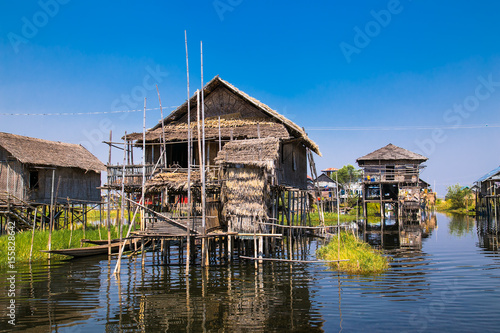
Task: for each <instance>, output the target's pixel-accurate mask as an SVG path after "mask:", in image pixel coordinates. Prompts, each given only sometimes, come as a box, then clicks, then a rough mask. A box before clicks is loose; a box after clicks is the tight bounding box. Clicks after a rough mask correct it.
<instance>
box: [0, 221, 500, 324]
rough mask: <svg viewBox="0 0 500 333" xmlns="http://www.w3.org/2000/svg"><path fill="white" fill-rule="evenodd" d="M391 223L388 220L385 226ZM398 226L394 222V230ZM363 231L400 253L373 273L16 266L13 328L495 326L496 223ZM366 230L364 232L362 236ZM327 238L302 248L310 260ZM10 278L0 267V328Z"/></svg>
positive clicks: (273, 267)
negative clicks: (115, 272) (377, 273)
mask: <svg viewBox="0 0 500 333" xmlns="http://www.w3.org/2000/svg"><path fill="white" fill-rule="evenodd" d="M389 224H390V223H389ZM391 228H392V229H391ZM370 229H373V227H372V228H368V230H367V233H366V234H364V235H361V237H364V238H365V239H366V240H367V241H369V242H370V243H371V244H373V245H374V246H376V247H379V248H383V249H384V252H385V253H386V254H387V255H389V256H390V257H391V258H392V259H393V260H392V263H391V268H390V270H389V271H388V272H387V273H385V274H382V275H380V276H376V277H363V276H347V275H344V274H338V273H337V272H334V271H331V270H330V269H329V268H328V267H325V266H324V265H322V264H290V263H279V262H266V263H264V264H262V265H260V266H259V267H258V268H257V269H255V266H254V264H253V263H252V262H246V261H241V262H237V263H234V264H233V265H231V266H217V267H210V268H208V269H203V268H201V267H199V266H193V267H192V269H191V271H190V274H189V279H188V280H187V279H186V277H185V274H184V273H185V272H184V268H183V267H179V266H163V265H158V258H157V257H154V258H153V256H152V255H151V254H148V255H147V257H146V261H145V265H144V267H143V266H142V262H141V257H140V256H139V257H138V258H134V259H130V260H124V261H123V263H122V272H121V275H120V279H116V278H114V277H113V276H112V271H113V269H114V266H115V263H116V260H115V258H112V259H111V260H108V259H107V257H106V256H105V257H100V258H87V259H79V260H70V261H66V262H59V263H55V264H52V265H51V266H47V265H33V266H31V267H29V266H23V267H16V269H17V271H18V274H17V282H16V287H17V295H16V304H17V308H16V326H15V330H19V331H25V332H122V331H123V332H135V331H143V332H182V331H188V332H215V331H217V332H238V331H239V332H249V331H252V332H272V331H280V332H283V331H285V332H338V331H371V332H377V331H389V330H391V331H392V330H394V331H408V332H410V331H411V332H414V331H434V332H438V331H441V332H442V331H455V332H471V331H483V332H488V331H498V330H499V328H498V327H499V324H500V319H498V314H499V313H500V305H499V304H498V299H500V298H499V297H500V287H499V285H500V279H499V278H500V255H499V252H498V230H497V228H496V227H495V225H491V223H490V224H488V223H486V222H476V221H474V220H473V219H471V218H465V217H448V216H445V215H443V214H438V215H437V216H435V217H434V219H429V221H427V223H426V224H425V225H423V226H421V227H416V228H415V227H410V228H407V230H404V231H403V232H399V231H398V228H397V226H387V227H386V228H385V229H384V231H385V233H384V234H381V233H380V232H377V229H376V228H375V229H374V230H370ZM362 230H363V228H360V231H362ZM319 245H320V244H319V243H318V241H312V242H308V243H306V244H305V245H304V246H303V248H302V250H303V251H305V254H306V255H307V257H309V258H310V259H313V258H314V251H315V250H316V248H317V247H318V246H319ZM7 276H8V274H7V272H6V271H5V270H4V271H3V272H0V318H1V320H2V321H1V322H0V330H1V331H11V330H12V326H11V325H9V324H8V323H7V320H8V317H7V316H6V314H7V310H6V307H7V305H8V302H9V299H8V298H7V291H8V283H7V280H6V278H7Z"/></svg>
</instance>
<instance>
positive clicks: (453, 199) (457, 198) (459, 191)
mask: <svg viewBox="0 0 500 333" xmlns="http://www.w3.org/2000/svg"><path fill="white" fill-rule="evenodd" d="M471 194H472V190H471V189H470V188H469V187H462V186H460V184H455V185H452V186H448V192H447V193H446V196H445V199H446V200H450V203H451V207H450V208H451V209H460V208H468V207H467V206H468V200H469V198H470V196H471Z"/></svg>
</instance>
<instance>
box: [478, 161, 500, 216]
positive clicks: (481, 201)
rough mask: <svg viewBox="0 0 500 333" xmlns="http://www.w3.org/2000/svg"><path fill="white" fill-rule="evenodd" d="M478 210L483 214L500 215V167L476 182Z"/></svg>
mask: <svg viewBox="0 0 500 333" xmlns="http://www.w3.org/2000/svg"><path fill="white" fill-rule="evenodd" d="M475 184H476V186H477V193H476V211H477V213H478V214H479V215H481V216H487V217H495V218H496V217H498V215H499V214H500V167H498V168H496V169H493V170H491V171H490V172H488V173H487V174H486V175H484V176H483V177H481V178H479V179H478V180H477V181H476V182H475Z"/></svg>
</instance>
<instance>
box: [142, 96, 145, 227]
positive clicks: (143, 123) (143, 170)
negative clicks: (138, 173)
mask: <svg viewBox="0 0 500 333" xmlns="http://www.w3.org/2000/svg"><path fill="white" fill-rule="evenodd" d="M145 195H146V98H145V97H144V115H143V118H142V198H143V200H142V201H143V203H144V205H145V203H146V200H145V199H144V196H145ZM144 213H145V212H144V210H141V231H144V230H145V221H144Z"/></svg>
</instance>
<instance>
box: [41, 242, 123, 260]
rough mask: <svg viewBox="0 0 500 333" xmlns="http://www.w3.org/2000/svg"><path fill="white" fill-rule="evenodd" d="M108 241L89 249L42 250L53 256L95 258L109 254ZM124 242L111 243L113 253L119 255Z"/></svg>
mask: <svg viewBox="0 0 500 333" xmlns="http://www.w3.org/2000/svg"><path fill="white" fill-rule="evenodd" d="M107 242H108V241H106V244H104V245H97V246H88V247H79V248H73V249H61V250H50V251H48V250H41V252H45V253H52V254H63V255H66V256H72V257H88V256H95V255H99V254H106V253H108V244H107ZM122 244H123V242H122V243H120V242H114V243H111V252H112V253H117V252H118V251H120V247H121V246H122ZM128 247H129V245H128V244H127V246H125V249H127V248H128Z"/></svg>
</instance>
